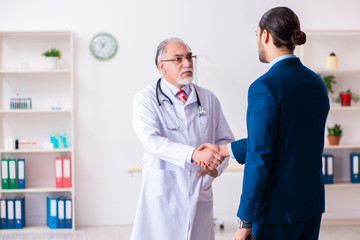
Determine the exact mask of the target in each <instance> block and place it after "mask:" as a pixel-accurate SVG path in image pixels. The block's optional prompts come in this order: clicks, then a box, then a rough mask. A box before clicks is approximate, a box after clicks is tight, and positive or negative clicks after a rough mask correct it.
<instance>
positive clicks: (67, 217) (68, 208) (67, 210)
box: [65, 199, 72, 228]
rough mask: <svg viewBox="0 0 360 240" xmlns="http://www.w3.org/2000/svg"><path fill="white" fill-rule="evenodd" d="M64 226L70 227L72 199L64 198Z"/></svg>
mask: <svg viewBox="0 0 360 240" xmlns="http://www.w3.org/2000/svg"><path fill="white" fill-rule="evenodd" d="M65 228H72V200H71V199H66V200H65Z"/></svg>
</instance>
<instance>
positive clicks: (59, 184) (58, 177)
mask: <svg viewBox="0 0 360 240" xmlns="http://www.w3.org/2000/svg"><path fill="white" fill-rule="evenodd" d="M63 180H64V178H63V168H62V159H61V158H55V181H56V188H63V186H64V184H63Z"/></svg>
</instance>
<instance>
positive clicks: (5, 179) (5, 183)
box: [1, 159, 9, 189]
mask: <svg viewBox="0 0 360 240" xmlns="http://www.w3.org/2000/svg"><path fill="white" fill-rule="evenodd" d="M8 166H9V164H8V160H7V159H1V188H2V189H9V167H8Z"/></svg>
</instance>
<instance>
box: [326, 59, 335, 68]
mask: <svg viewBox="0 0 360 240" xmlns="http://www.w3.org/2000/svg"><path fill="white" fill-rule="evenodd" d="M326 68H327V69H337V68H338V58H337V56H327V57H326Z"/></svg>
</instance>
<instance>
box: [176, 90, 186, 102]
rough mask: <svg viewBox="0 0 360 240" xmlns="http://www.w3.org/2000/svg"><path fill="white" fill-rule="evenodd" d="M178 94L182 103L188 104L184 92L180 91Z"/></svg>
mask: <svg viewBox="0 0 360 240" xmlns="http://www.w3.org/2000/svg"><path fill="white" fill-rule="evenodd" d="M178 94H179V99H180V101H182V102H183V103H186V101H187V99H186V96H185V92H184V90H182V89H180V91H179V92H178Z"/></svg>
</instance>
